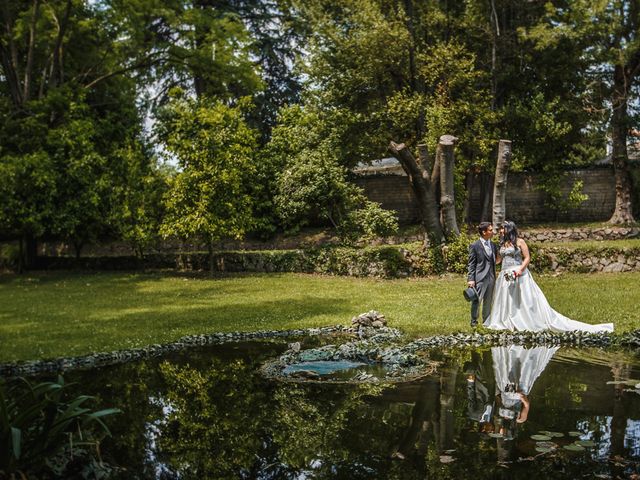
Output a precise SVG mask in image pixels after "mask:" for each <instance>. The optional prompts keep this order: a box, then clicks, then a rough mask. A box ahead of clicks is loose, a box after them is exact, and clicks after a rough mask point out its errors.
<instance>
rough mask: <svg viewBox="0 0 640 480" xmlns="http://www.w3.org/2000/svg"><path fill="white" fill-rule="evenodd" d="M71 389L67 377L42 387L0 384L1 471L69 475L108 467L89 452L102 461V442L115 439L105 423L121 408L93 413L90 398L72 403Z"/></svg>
mask: <svg viewBox="0 0 640 480" xmlns="http://www.w3.org/2000/svg"><path fill="white" fill-rule="evenodd" d="M69 385H70V384H65V383H64V380H63V378H62V377H58V380H57V381H55V382H42V383H39V384H37V385H33V384H31V383H30V382H29V381H28V380H25V379H24V378H18V379H16V380H13V381H11V382H10V383H8V384H7V385H4V384H3V383H2V382H0V445H1V447H0V473H1V472H4V473H5V474H8V475H15V474H18V475H19V476H21V477H23V478H24V477H26V476H29V475H30V474H31V475H35V476H39V475H42V474H44V473H53V474H54V475H57V476H64V477H69V476H72V474H73V473H75V472H76V471H77V470H79V469H83V468H85V467H89V468H91V467H93V468H94V471H95V469H97V468H98V469H109V467H108V466H106V465H104V464H103V463H102V462H101V461H96V458H95V457H94V455H93V452H92V451H91V450H90V449H88V448H91V449H92V450H93V451H94V452H95V454H96V455H97V456H98V458H99V449H98V446H99V443H100V440H101V438H102V437H103V436H104V435H110V432H109V429H108V428H107V426H106V424H105V423H104V422H103V421H102V419H103V418H104V417H106V416H109V415H113V414H115V413H119V412H120V410H117V409H113V408H109V409H104V410H98V411H94V410H92V409H91V408H89V407H87V406H86V405H87V403H88V402H89V401H90V400H92V399H93V397H89V396H87V395H80V396H77V397H75V398H73V399H68V395H67V389H68V387H69ZM95 427H98V428H97V429H96V428H95Z"/></svg>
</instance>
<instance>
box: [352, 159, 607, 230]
mask: <svg viewBox="0 0 640 480" xmlns="http://www.w3.org/2000/svg"><path fill="white" fill-rule="evenodd" d="M539 178H540V177H539V175H536V174H529V173H515V172H512V173H509V180H508V184H507V185H508V186H507V205H506V207H507V216H508V217H509V218H510V219H512V220H513V221H515V222H516V223H518V224H532V223H544V222H562V223H571V222H599V221H606V220H608V219H609V218H610V217H611V214H612V213H613V210H614V207H615V179H614V175H613V170H612V169H611V168H609V167H606V168H594V169H590V170H575V171H572V172H568V174H567V176H566V178H565V179H564V181H563V186H562V192H563V193H564V194H565V195H566V194H568V193H569V191H570V190H571V188H572V186H573V184H574V182H575V181H579V180H581V181H582V182H584V189H583V193H585V194H586V195H588V196H589V198H588V199H587V200H586V201H584V202H583V203H582V204H581V205H580V206H579V207H577V208H575V209H572V210H571V211H569V212H558V211H556V210H554V209H553V208H550V207H549V206H547V205H545V202H546V200H547V197H546V194H545V193H544V192H542V191H540V190H538V189H537V188H536V187H537V186H538V185H539V183H540V181H539ZM356 183H357V184H358V185H360V186H361V187H363V188H364V189H365V192H366V194H367V196H368V197H369V198H370V199H371V200H373V201H375V202H379V203H381V204H382V206H383V207H384V208H387V209H390V210H395V211H397V212H398V218H399V220H400V223H402V224H412V223H417V221H418V218H419V217H418V209H417V205H416V202H415V200H414V198H413V192H412V191H411V187H410V186H409V181H408V179H407V177H406V176H404V175H376V174H374V175H363V176H360V177H358V178H357V179H356ZM481 213H482V199H481V185H480V181H479V177H478V179H477V180H476V181H474V182H473V183H472V188H471V191H470V192H469V221H470V222H471V223H478V222H480V221H481V220H484V219H481V218H480V217H481Z"/></svg>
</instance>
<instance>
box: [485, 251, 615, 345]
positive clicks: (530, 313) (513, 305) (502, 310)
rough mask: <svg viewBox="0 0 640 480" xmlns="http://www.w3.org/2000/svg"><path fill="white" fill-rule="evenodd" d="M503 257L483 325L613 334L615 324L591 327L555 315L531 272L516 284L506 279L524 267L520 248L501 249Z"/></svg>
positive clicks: (500, 328)
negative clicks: (488, 312) (506, 274)
mask: <svg viewBox="0 0 640 480" xmlns="http://www.w3.org/2000/svg"><path fill="white" fill-rule="evenodd" d="M500 256H501V257H502V271H501V272H500V273H499V274H498V278H497V279H496V284H495V287H494V290H493V303H492V306H491V314H490V315H489V318H487V320H486V321H485V322H484V326H485V327H486V328H490V329H493V330H528V331H533V332H539V331H541V330H551V331H554V332H567V331H575V330H580V331H585V332H593V333H597V332H612V331H613V323H601V324H599V325H590V324H588V323H582V322H578V321H576V320H571V319H570V318H567V317H565V316H564V315H562V314H560V313H558V312H556V311H555V310H554V309H553V308H551V306H550V305H549V302H548V301H547V299H546V298H545V296H544V294H543V293H542V290H540V287H538V285H537V284H536V282H535V281H534V280H533V277H532V276H531V273H529V270H528V269H525V271H524V273H523V274H522V276H520V277H518V278H517V279H515V280H510V279H507V278H506V277H505V273H506V272H513V271H514V270H516V269H518V268H519V267H520V265H522V254H521V252H520V248H516V247H502V248H500Z"/></svg>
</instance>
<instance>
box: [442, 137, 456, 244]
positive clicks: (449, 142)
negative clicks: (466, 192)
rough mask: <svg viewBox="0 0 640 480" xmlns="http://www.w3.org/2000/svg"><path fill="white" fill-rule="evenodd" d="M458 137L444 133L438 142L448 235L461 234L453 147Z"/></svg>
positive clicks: (445, 231)
mask: <svg viewBox="0 0 640 480" xmlns="http://www.w3.org/2000/svg"><path fill="white" fill-rule="evenodd" d="M457 140H458V139H457V138H456V137H454V136H453V135H443V136H441V137H440V141H439V142H438V151H439V153H440V154H439V155H436V156H439V157H440V208H441V209H442V218H443V222H442V224H443V225H444V233H445V235H446V236H447V237H449V236H452V235H455V236H457V235H460V229H459V228H458V222H457V220H456V202H455V194H454V189H453V166H454V163H455V156H454V154H453V147H454V145H455V143H456V141H457Z"/></svg>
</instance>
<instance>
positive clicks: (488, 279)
mask: <svg viewBox="0 0 640 480" xmlns="http://www.w3.org/2000/svg"><path fill="white" fill-rule="evenodd" d="M490 245H491V251H492V252H493V255H491V256H490V255H487V252H486V251H485V249H484V246H483V245H482V242H481V241H480V240H479V239H478V240H476V241H475V242H473V243H472V244H471V245H470V246H469V262H468V264H467V267H468V268H467V270H468V275H467V280H468V281H474V282H476V288H477V289H478V290H479V291H484V290H485V288H483V284H486V283H493V282H495V280H496V256H497V255H498V247H497V246H496V244H495V243H493V242H490Z"/></svg>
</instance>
